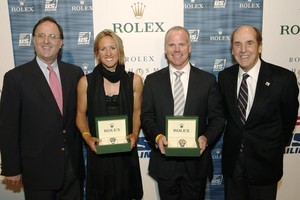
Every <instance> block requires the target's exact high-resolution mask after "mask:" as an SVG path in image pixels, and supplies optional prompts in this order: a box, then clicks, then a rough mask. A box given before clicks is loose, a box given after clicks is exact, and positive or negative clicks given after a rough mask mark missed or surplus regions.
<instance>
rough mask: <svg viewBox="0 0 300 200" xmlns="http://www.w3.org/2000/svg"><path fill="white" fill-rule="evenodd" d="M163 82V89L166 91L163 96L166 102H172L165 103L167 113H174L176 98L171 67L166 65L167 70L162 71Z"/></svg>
mask: <svg viewBox="0 0 300 200" xmlns="http://www.w3.org/2000/svg"><path fill="white" fill-rule="evenodd" d="M161 82H162V83H161V87H162V88H161V91H163V92H165V94H163V98H166V101H165V102H172V103H167V104H165V106H166V107H165V108H166V111H167V113H174V99H173V93H172V86H171V80H170V71H169V67H166V68H165V70H163V71H162V80H161Z"/></svg>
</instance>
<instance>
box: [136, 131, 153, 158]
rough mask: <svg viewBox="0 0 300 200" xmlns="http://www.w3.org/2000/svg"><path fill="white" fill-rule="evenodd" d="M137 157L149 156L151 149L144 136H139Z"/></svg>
mask: <svg viewBox="0 0 300 200" xmlns="http://www.w3.org/2000/svg"><path fill="white" fill-rule="evenodd" d="M137 148H138V153H139V158H150V156H151V149H150V146H149V144H148V141H147V140H146V139H145V137H143V136H140V137H139V140H138V144H137Z"/></svg>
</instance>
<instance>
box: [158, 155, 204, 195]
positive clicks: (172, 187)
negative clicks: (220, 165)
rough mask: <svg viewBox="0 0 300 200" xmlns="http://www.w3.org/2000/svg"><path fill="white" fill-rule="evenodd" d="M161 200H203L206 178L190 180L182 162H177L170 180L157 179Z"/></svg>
mask: <svg viewBox="0 0 300 200" xmlns="http://www.w3.org/2000/svg"><path fill="white" fill-rule="evenodd" d="M157 183H158V189H159V196H160V199H161V200H204V199H205V187H206V178H203V179H201V180H197V181H194V180H191V179H190V178H189V176H188V174H187V173H186V169H185V166H184V163H183V162H180V161H179V162H177V164H176V169H175V172H174V174H173V175H172V176H171V178H170V179H167V180H165V179H161V178H158V179H157Z"/></svg>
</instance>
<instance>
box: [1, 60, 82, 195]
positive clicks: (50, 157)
mask: <svg viewBox="0 0 300 200" xmlns="http://www.w3.org/2000/svg"><path fill="white" fill-rule="evenodd" d="M58 67H59V71H60V78H61V83H62V90H63V109H64V115H63V116H62V115H61V113H60V111H59V108H58V106H57V104H56V101H55V98H54V96H53V94H52V92H51V89H50V87H49V84H48V83H47V80H46V79H45V76H44V74H43V72H42V71H41V70H40V68H39V66H38V64H37V62H36V59H34V60H32V61H31V62H28V63H26V64H24V65H21V66H19V67H16V68H14V69H12V70H10V71H9V72H7V73H6V74H5V76H4V84H3V90H2V97H1V103H0V150H1V158H2V175H5V176H14V175H17V174H20V173H21V174H22V178H23V184H24V186H26V187H28V188H31V189H35V190H53V189H58V188H60V187H61V186H62V183H63V178H64V170H65V163H64V154H65V149H68V152H69V155H70V158H71V161H72V164H73V167H74V169H75V173H76V174H78V176H79V177H80V178H81V179H82V178H83V175H84V171H83V170H84V167H83V155H82V139H81V135H80V133H79V131H78V129H77V128H76V124H75V117H76V106H77V105H76V102H77V89H76V88H77V82H78V80H79V78H80V77H81V76H82V75H83V72H82V70H81V69H80V68H79V67H77V66H74V65H71V64H67V63H64V62H58Z"/></svg>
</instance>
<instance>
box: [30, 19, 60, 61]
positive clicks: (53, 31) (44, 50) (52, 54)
mask: <svg viewBox="0 0 300 200" xmlns="http://www.w3.org/2000/svg"><path fill="white" fill-rule="evenodd" d="M34 35H35V36H34V40H33V44H34V49H35V52H36V55H37V56H38V57H39V58H40V59H41V60H42V61H43V62H45V63H46V64H52V63H53V62H54V61H55V60H56V59H57V56H58V52H59V50H60V48H61V47H62V46H63V40H62V39H61V38H60V32H59V29H58V27H57V25H56V24H55V23H53V22H50V21H45V22H42V23H41V24H39V25H38V26H37V27H36V29H35V32H34ZM42 35H43V36H44V37H42ZM49 35H52V37H49ZM53 36H56V37H55V38H54V37H53Z"/></svg>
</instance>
